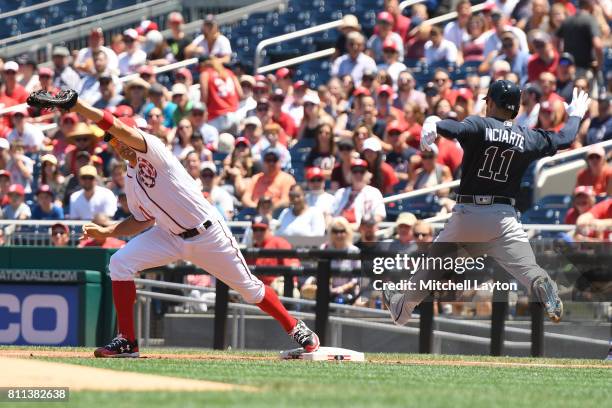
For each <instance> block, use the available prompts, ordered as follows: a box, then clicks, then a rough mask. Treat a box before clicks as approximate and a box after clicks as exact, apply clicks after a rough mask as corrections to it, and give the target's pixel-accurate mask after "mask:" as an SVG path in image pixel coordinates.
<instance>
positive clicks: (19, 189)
mask: <svg viewBox="0 0 612 408" xmlns="http://www.w3.org/2000/svg"><path fill="white" fill-rule="evenodd" d="M8 193H9V194H18V195H20V196H24V195H25V191H24V189H23V186H22V185H21V184H11V185H10V186H9V189H8Z"/></svg>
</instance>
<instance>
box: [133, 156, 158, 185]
mask: <svg viewBox="0 0 612 408" xmlns="http://www.w3.org/2000/svg"><path fill="white" fill-rule="evenodd" d="M137 167H138V174H137V175H136V177H137V178H138V181H139V182H140V183H141V184H143V185H145V186H146V187H148V188H152V187H155V178H156V177H157V170H155V167H153V165H152V164H151V163H149V162H148V161H147V160H146V159H143V158H142V157H139V158H138V164H137Z"/></svg>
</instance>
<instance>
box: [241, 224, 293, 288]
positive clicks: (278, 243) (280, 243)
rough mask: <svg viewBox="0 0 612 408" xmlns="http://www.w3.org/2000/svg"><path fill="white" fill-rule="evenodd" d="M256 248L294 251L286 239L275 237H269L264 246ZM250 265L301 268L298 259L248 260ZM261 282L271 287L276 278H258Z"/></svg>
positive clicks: (267, 276) (255, 245)
mask: <svg viewBox="0 0 612 408" xmlns="http://www.w3.org/2000/svg"><path fill="white" fill-rule="evenodd" d="M253 246H254V247H255V248H264V249H292V247H291V244H290V243H289V242H288V241H287V240H286V239H285V238H281V237H275V236H274V235H269V236H268V237H267V238H266V239H264V241H263V244H262V245H257V244H253ZM246 261H247V264H248V265H256V266H299V265H300V261H299V260H298V259H295V258H293V259H291V258H257V259H252V258H249V259H247V260H246ZM258 277H259V279H261V281H262V282H263V283H264V284H266V285H270V284H271V283H272V282H273V281H274V279H276V276H270V275H265V276H264V275H261V276H258Z"/></svg>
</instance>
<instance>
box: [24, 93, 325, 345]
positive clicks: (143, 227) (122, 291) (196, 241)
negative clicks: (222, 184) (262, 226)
mask: <svg viewBox="0 0 612 408" xmlns="http://www.w3.org/2000/svg"><path fill="white" fill-rule="evenodd" d="M28 104H30V105H32V106H39V107H59V108H62V109H64V110H70V111H72V112H76V113H78V114H79V115H81V116H83V117H85V118H86V119H89V120H91V121H92V122H94V123H96V124H97V125H98V126H99V127H100V128H102V129H103V130H105V131H106V132H107V137H106V140H107V141H109V143H110V145H111V146H112V147H113V148H114V149H115V150H116V151H117V152H118V153H119V155H120V156H121V157H122V158H123V159H125V160H127V161H128V164H129V166H128V171H127V176H126V183H125V192H126V196H127V199H128V206H129V209H130V212H131V214H132V215H131V216H130V217H128V218H127V219H125V220H123V221H121V222H119V223H116V224H113V225H111V226H108V227H101V226H98V225H95V224H91V223H90V224H87V225H85V226H84V227H83V232H84V235H85V236H86V237H92V238H105V237H120V236H132V235H137V234H139V235H137V236H135V237H134V238H132V239H131V240H130V241H129V242H128V243H127V245H126V246H125V247H123V248H122V249H120V250H119V251H118V252H116V253H115V254H114V255H113V256H112V257H111V260H110V265H109V270H110V276H111V279H112V288H113V301H114V304H115V309H116V311H117V322H118V335H117V337H116V338H114V339H113V340H112V341H111V342H110V343H109V344H107V345H106V346H104V347H100V348H98V349H96V350H95V352H94V354H95V356H96V357H138V356H139V352H138V342H137V339H136V337H135V334H134V315H133V306H134V302H135V300H136V287H135V285H134V280H133V279H134V275H135V274H137V273H138V272H139V271H142V270H144V269H148V268H152V267H155V266H160V265H166V264H168V263H171V262H174V261H176V260H179V259H184V260H187V261H190V262H192V263H193V264H195V265H197V266H199V267H200V268H202V269H204V270H205V271H206V272H208V273H210V274H212V275H214V276H215V277H217V278H218V279H221V280H222V281H224V282H225V283H227V285H228V286H230V287H231V288H233V289H235V290H236V291H237V292H238V293H240V294H241V295H242V297H243V299H244V300H245V301H246V302H248V303H255V304H256V305H257V306H258V307H259V308H260V309H261V310H263V311H264V312H266V313H268V314H269V315H271V316H272V317H274V318H275V319H276V320H277V321H278V322H279V323H280V324H281V326H283V328H284V329H285V331H286V332H287V333H288V334H289V335H290V336H291V337H292V338H293V339H295V341H297V342H298V343H299V344H300V346H302V347H303V348H304V349H305V350H306V351H308V352H311V351H315V350H317V349H318V347H319V338H318V337H317V335H316V334H315V333H314V332H313V331H311V330H310V329H309V328H308V327H306V325H305V324H304V322H302V321H300V320H297V319H295V318H294V317H293V316H291V315H290V314H289V313H288V312H287V310H286V309H285V307H284V306H283V305H282V304H281V302H280V301H279V299H278V296H277V295H276V293H275V292H274V291H273V290H272V289H271V288H270V287H268V286H265V285H264V284H263V283H262V282H261V280H259V279H258V278H257V277H255V276H253V275H252V274H251V272H250V270H249V267H248V266H247V264H246V262H245V260H244V258H243V256H242V254H241V252H240V250H239V249H238V244H237V243H236V240H235V239H234V237H233V236H232V234H231V232H230V230H229V228H228V227H227V225H225V223H224V221H223V220H222V219H221V217H220V216H219V214H218V212H217V210H216V209H215V208H214V207H213V206H212V205H211V204H210V203H209V202H208V201H207V200H206V199H205V198H204V197H203V195H202V192H201V191H200V189H199V188H198V186H197V184H196V183H195V181H194V179H193V178H192V177H191V176H190V175H189V174H188V173H187V171H186V170H185V168H184V167H183V166H182V165H181V163H180V162H179V161H178V159H177V158H176V157H175V156H174V155H173V154H172V153H171V152H169V151H168V150H167V149H166V147H165V146H164V144H163V143H162V142H161V141H160V140H159V139H158V138H157V137H155V136H153V135H150V134H148V133H145V132H143V131H141V130H139V129H138V128H136V127H135V126H134V120H133V119H132V118H121V119H118V118H115V117H114V116H113V115H112V114H110V113H109V112H108V111H102V110H99V109H96V108H93V107H92V106H90V105H89V104H87V103H86V102H84V101H82V100H80V99H78V95H77V94H76V92H74V91H71V90H69V91H63V92H61V93H60V94H58V95H57V97H56V98H54V97H52V96H51V95H50V94H47V93H45V92H36V93H33V94H32V95H30V98H29V99H28ZM143 231H144V232H143Z"/></svg>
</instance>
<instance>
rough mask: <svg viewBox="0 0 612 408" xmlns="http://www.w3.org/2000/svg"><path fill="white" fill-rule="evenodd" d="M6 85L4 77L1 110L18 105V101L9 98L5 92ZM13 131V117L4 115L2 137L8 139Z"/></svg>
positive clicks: (0, 122)
mask: <svg viewBox="0 0 612 408" xmlns="http://www.w3.org/2000/svg"><path fill="white" fill-rule="evenodd" d="M5 89H6V85H5V83H4V80H3V79H2V77H0V109H4V108H10V107H11V106H15V105H17V104H18V103H17V101H16V100H14V99H13V98H11V97H10V96H8V95H7V94H6V92H5ZM10 131H11V115H3V116H2V117H0V137H6V136H7V135H8V134H9V132H10Z"/></svg>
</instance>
